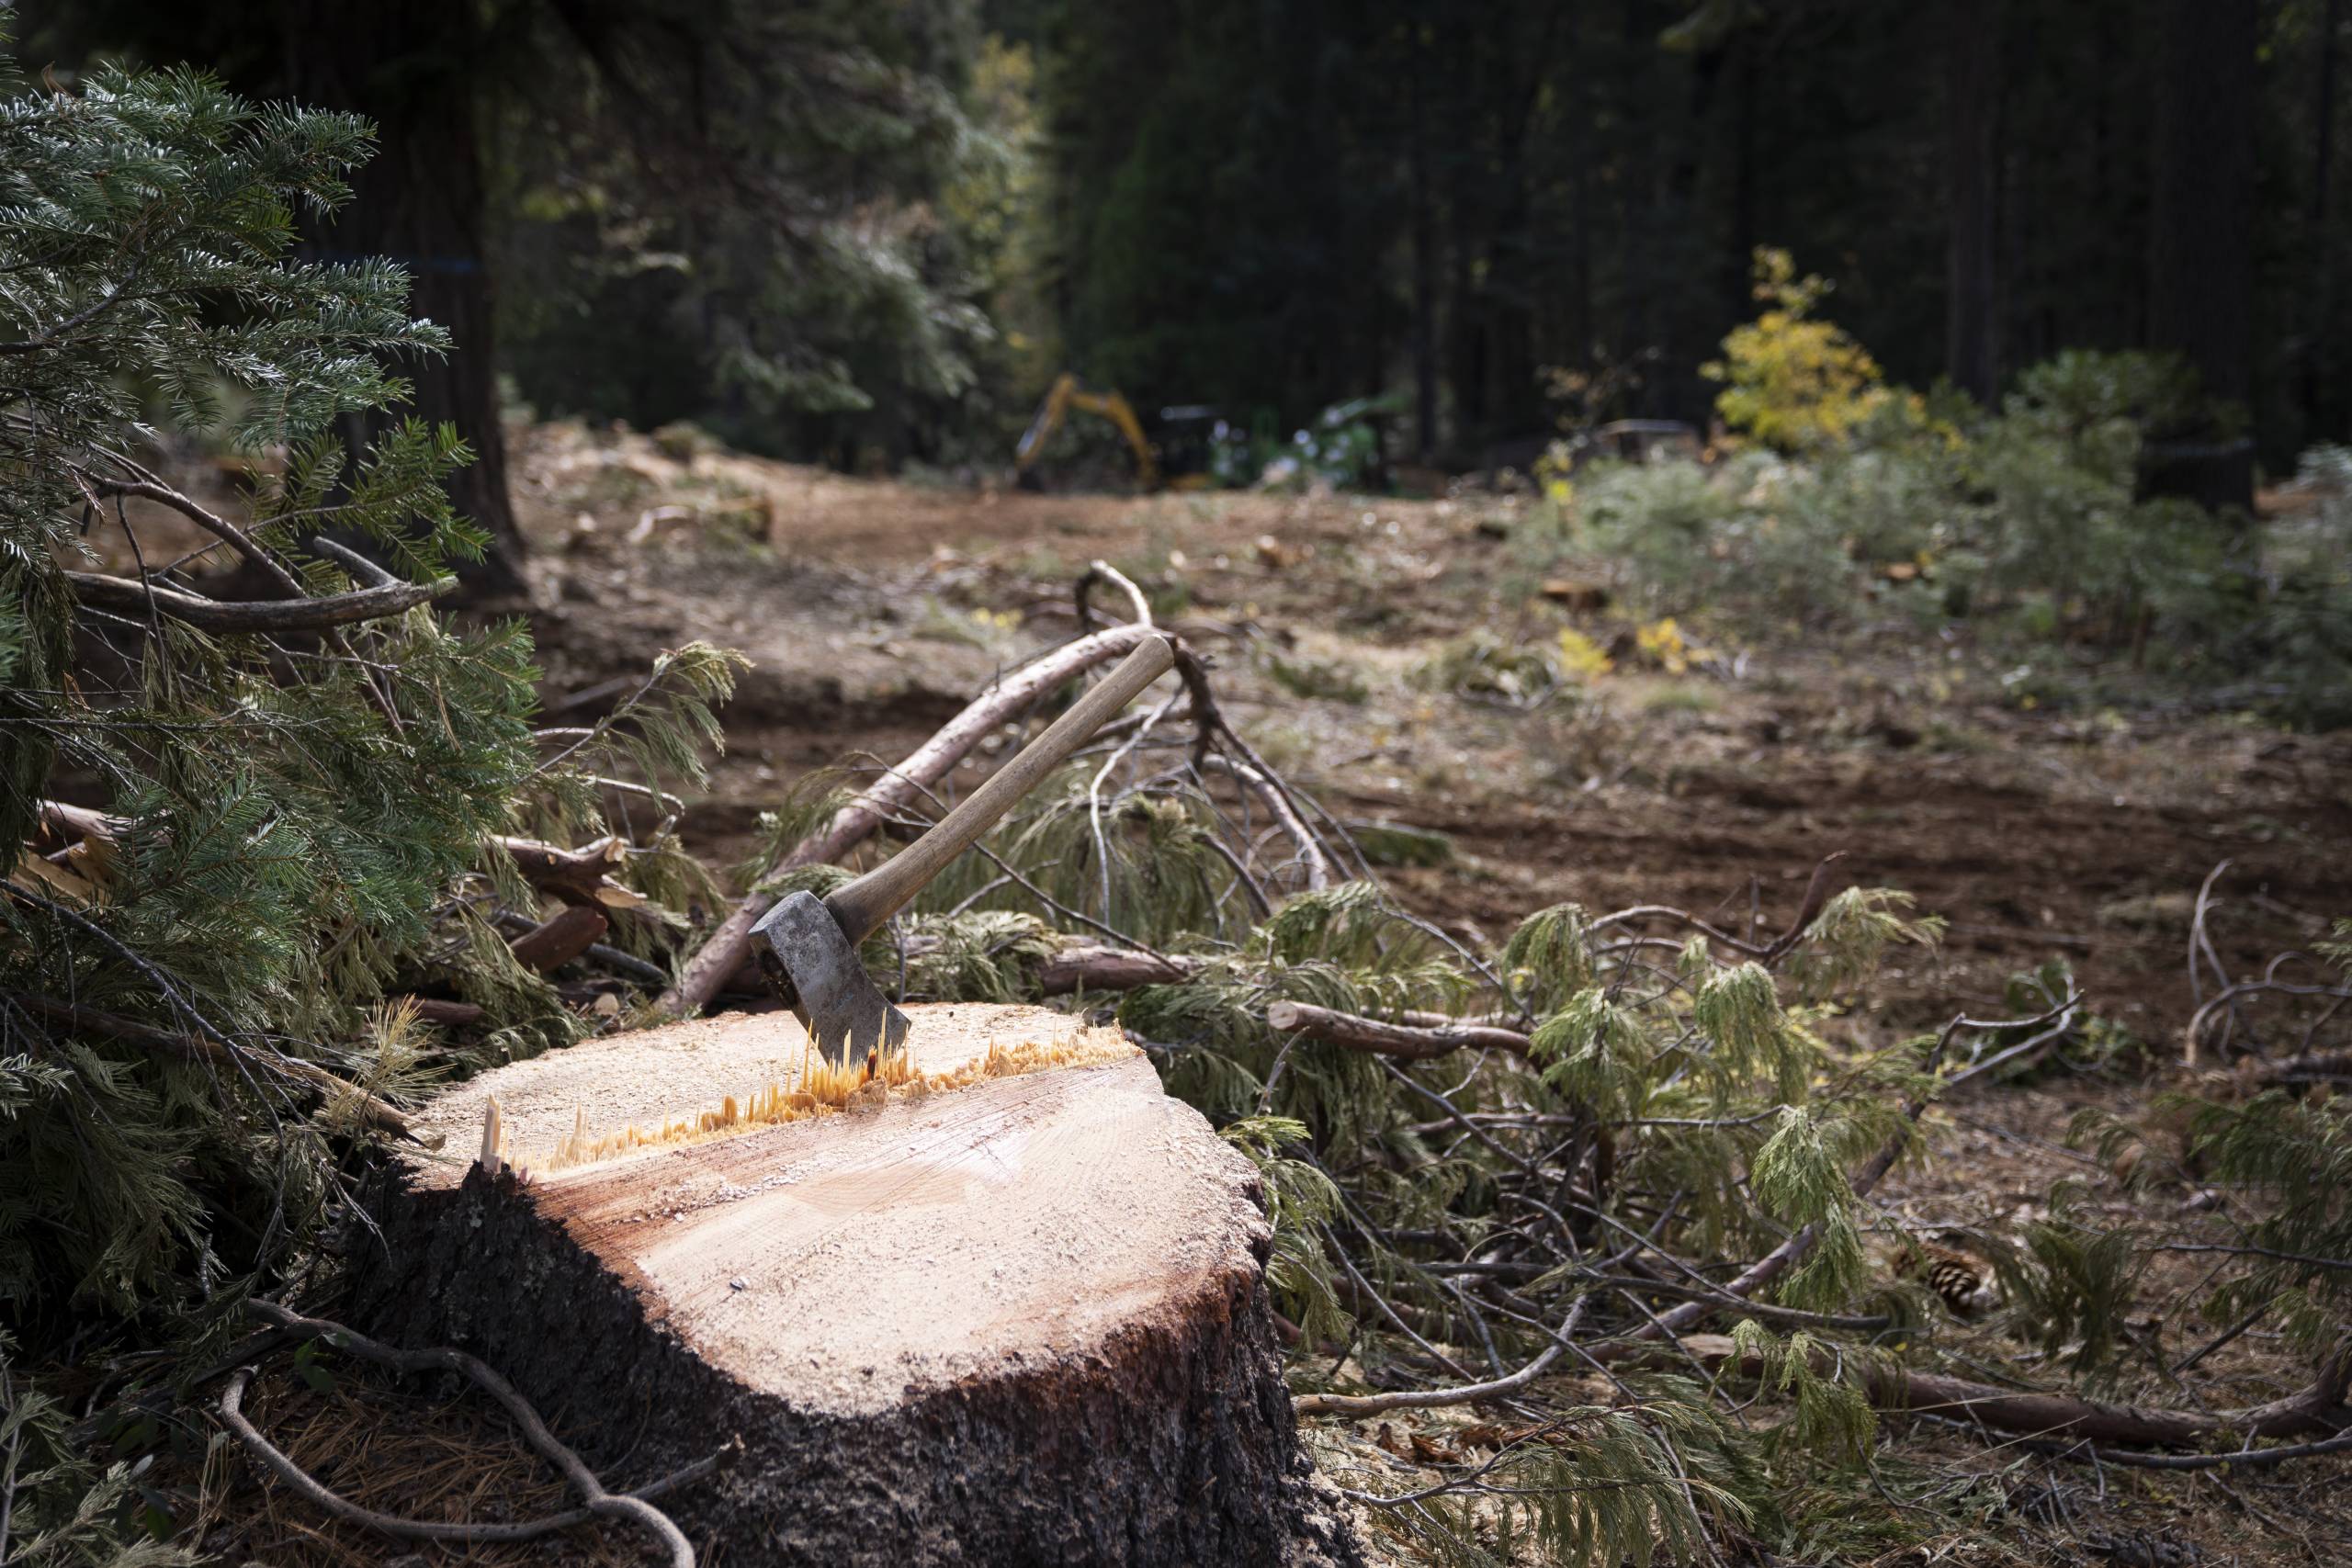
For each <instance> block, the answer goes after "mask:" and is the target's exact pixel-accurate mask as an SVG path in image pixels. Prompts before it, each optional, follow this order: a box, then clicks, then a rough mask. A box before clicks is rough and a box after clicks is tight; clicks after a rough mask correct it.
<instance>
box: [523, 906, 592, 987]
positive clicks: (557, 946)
mask: <svg viewBox="0 0 2352 1568" xmlns="http://www.w3.org/2000/svg"><path fill="white" fill-rule="evenodd" d="M610 923H611V922H610V921H608V920H607V919H605V911H604V910H603V909H602V908H598V907H597V906H596V905H594V904H568V905H566V906H565V907H564V908H563V911H562V912H561V913H560V914H558V915H556V916H554V917H553V918H551V919H547V920H543V921H541V922H540V923H539V924H537V925H536V926H533V927H532V928H531V929H530V930H528V931H525V932H524V933H523V934H522V935H521V936H518V937H516V938H515V941H514V942H513V943H512V947H513V951H514V953H515V963H517V964H521V965H522V966H523V967H524V968H526V969H530V970H535V971H537V973H539V974H541V975H544V974H546V973H548V971H549V970H551V969H560V968H562V967H563V966H564V965H565V964H569V963H571V961H572V960H573V959H575V958H577V957H579V956H580V955H581V954H582V953H585V952H587V951H588V950H589V949H590V948H591V947H594V945H595V944H596V939H597V938H598V937H600V936H603V935H604V934H605V927H606V926H607V925H609V924H610Z"/></svg>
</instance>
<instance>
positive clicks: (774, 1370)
mask: <svg viewBox="0 0 2352 1568" xmlns="http://www.w3.org/2000/svg"><path fill="white" fill-rule="evenodd" d="M909 1012H910V1016H911V1017H912V1019H913V1021H914V1029H913V1032H912V1033H911V1035H910V1041H909V1062H910V1066H911V1067H912V1068H913V1069H915V1070H916V1072H918V1073H920V1074H922V1075H923V1076H924V1078H925V1082H924V1084H922V1085H919V1086H905V1085H902V1086H900V1087H899V1088H897V1089H892V1090H890V1091H889V1093H888V1098H887V1099H885V1098H884V1097H883V1091H882V1089H881V1088H880V1086H871V1087H869V1088H868V1089H865V1091H864V1092H862V1093H859V1094H856V1095H854V1097H853V1098H852V1101H851V1104H850V1106H849V1108H848V1109H846V1110H842V1111H830V1110H820V1111H813V1113H812V1112H810V1111H809V1109H808V1107H807V1102H806V1101H805V1100H801V1101H797V1102H796V1101H795V1100H793V1096H794V1095H795V1093H796V1092H797V1090H798V1089H800V1087H801V1074H802V1070H803V1065H804V1063H805V1062H806V1061H807V1060H808V1059H809V1055H808V1051H807V1042H806V1036H805V1035H804V1034H803V1032H802V1031H801V1029H800V1027H799V1025H798V1024H797V1022H796V1021H794V1019H793V1018H792V1016H791V1015H790V1014H789V1013H763V1014H732V1015H729V1016H727V1017H723V1018H718V1019H711V1020H698V1021H689V1022H685V1023H680V1024H675V1025H672V1026H670V1027H667V1028H663V1029H657V1030H650V1031H645V1032H639V1033H634V1034H626V1035H619V1036H615V1037H613V1038H610V1039H606V1040H603V1041H598V1042H594V1043H588V1044H583V1045H580V1046H576V1047H573V1048H571V1049H570V1050H566V1051H558V1052H554V1053H550V1054H548V1055H544V1056H540V1057H537V1058H535V1059H533V1060H531V1061H528V1062H521V1063H516V1064H514V1065H512V1066H506V1067H503V1068H500V1069H498V1070H497V1071H495V1072H492V1073H489V1074H486V1075H484V1076H483V1077H479V1078H476V1079H474V1080H472V1081H471V1082H469V1083H467V1084H463V1085H460V1086H458V1087H456V1088H454V1089H450V1090H448V1091H447V1092H446V1093H445V1094H443V1095H442V1096H440V1097H438V1098H437V1099H436V1100H434V1101H433V1102H432V1103H431V1104H430V1105H429V1106H427V1107H426V1108H425V1110H424V1111H423V1112H422V1113H421V1114H420V1115H419V1117H418V1118H417V1121H418V1122H419V1130H420V1131H422V1132H432V1131H438V1132H442V1133H444V1134H447V1142H446V1145H445V1148H446V1149H447V1151H448V1154H447V1155H446V1156H440V1157H435V1156H430V1155H426V1154H424V1153H422V1152H420V1151H413V1152H411V1153H409V1154H408V1155H406V1156H403V1159H402V1160H401V1163H400V1164H398V1165H397V1166H396V1167H395V1168H393V1169H392V1170H391V1171H390V1173H389V1175H388V1178H387V1179H386V1180H385V1181H384V1183H383V1185H382V1189H381V1190H380V1191H379V1193H378V1194H377V1201H376V1203H375V1204H374V1217H375V1219H376V1222H377V1224H378V1225H379V1228H380V1231H381V1237H382V1239H381V1242H380V1244H379V1242H377V1241H376V1240H375V1239H374V1238H373V1237H368V1236H365V1235H361V1236H356V1237H355V1238H354V1247H353V1251H354V1255H355V1259H356V1262H357V1265H358V1268H357V1273H358V1287H359V1289H358V1293H359V1298H360V1305H361V1310H362V1314H363V1316H365V1317H366V1318H367V1319H368V1321H370V1322H372V1323H374V1324H375V1325H378V1326H379V1327H381V1328H383V1329H385V1330H386V1331H387V1332H389V1333H390V1334H392V1335H393V1336H394V1337H397V1338H399V1339H401V1340H403V1341H405V1342H407V1343H411V1344H425V1343H436V1342H450V1341H454V1342H456V1343H458V1344H460V1345H463V1346H465V1347H466V1348H471V1349H474V1350H475V1351H477V1352H478V1353H480V1354H481V1355H482V1356H484V1358H485V1359H488V1360H490V1361H491V1362H492V1364H493V1365H495V1366H498V1367H500V1368H501V1369H502V1370H503V1371H505V1372H506V1373H507V1374H508V1375H509V1376H510V1377H511V1378H513V1379H514V1381H515V1382H516V1383H517V1384H518V1385H519V1386H521V1387H522V1388H523V1389H524V1390H525V1392H526V1393H528V1394H530V1395H531V1396H532V1397H533V1398H534V1399H535V1400H537V1401H539V1402H541V1407H542V1409H543V1410H546V1411H548V1413H549V1415H550V1416H552V1417H553V1418H554V1419H556V1420H557V1421H558V1422H559V1423H560V1424H569V1425H571V1426H572V1427H575V1428H580V1429H593V1428H594V1427H595V1426H596V1425H597V1424H599V1423H602V1424H603V1425H604V1427H605V1429H606V1430H607V1431H609V1432H610V1433H611V1434H613V1436H612V1438H611V1442H610V1445H609V1446H610V1448H611V1449H612V1454H611V1455H610V1456H608V1458H611V1459H617V1457H618V1455H619V1453H620V1451H621V1450H624V1449H626V1448H628V1446H629V1441H630V1437H631V1435H632V1434H635V1433H636V1432H638V1431H639V1429H640V1427H641V1428H642V1429H643V1431H644V1433H645V1436H644V1438H643V1440H642V1441H641V1442H640V1443H639V1446H638V1451H637V1452H636V1453H634V1454H632V1455H630V1457H629V1459H628V1463H627V1465H626V1471H625V1474H624V1475H621V1476H616V1475H614V1474H612V1473H609V1472H608V1473H607V1474H606V1476H605V1480H606V1483H607V1484H611V1485H616V1486H617V1485H620V1484H624V1483H626V1481H628V1480H641V1479H644V1478H646V1477H649V1476H650V1475H652V1474H655V1473H659V1472H662V1470H664V1469H667V1468H670V1467H672V1466H673V1465H675V1464H677V1463H683V1462H685V1461H689V1460H691V1459H694V1458H696V1457H699V1456H700V1455H702V1454H705V1453H707V1452H709V1451H711V1450H715V1449H717V1448H718V1447H720V1446H721V1445H722V1444H725V1443H727V1442H729V1440H740V1441H741V1444H742V1445H743V1453H742V1456H741V1459H740V1460H739V1461H738V1462H737V1463H736V1464H735V1465H734V1466H733V1467H732V1469H730V1470H729V1472H726V1473H725V1474H723V1475H722V1476H720V1477H719V1478H718V1479H717V1480H715V1481H713V1482H711V1483H707V1484H706V1485H705V1486H703V1487H699V1488H697V1489H695V1493H694V1494H693V1495H691V1496H689V1497H684V1498H682V1499H681V1500H680V1501H678V1503H677V1504H676V1506H674V1508H673V1512H674V1513H676V1514H677V1515H678V1517H680V1520H681V1522H682V1523H684V1524H685V1525H687V1527H688V1529H689V1533H690V1534H695V1535H698V1536H700V1537H701V1538H703V1539H705V1540H708V1541H710V1542H711V1543H712V1544H713V1545H718V1543H721V1542H723V1543H724V1548H725V1550H724V1555H723V1561H725V1562H728V1563H729V1564H752V1563H785V1562H802V1561H819V1560H823V1561H827V1562H889V1563H891V1564H893V1565H894V1568H907V1565H911V1564H921V1563H931V1562H958V1563H962V1562H969V1563H998V1562H1003V1563H1014V1562H1069V1563H1078V1562H1132V1563H1161V1562H1166V1563H1178V1562H1184V1563H1193V1562H1200V1563H1207V1562H1236V1563H1240V1562H1285V1561H1288V1562H1323V1561H1331V1562H1350V1561H1352V1560H1353V1558H1354V1549H1353V1546H1352V1544H1351V1542H1350V1541H1349V1540H1347V1538H1346V1536H1345V1532H1344V1528H1343V1527H1341V1526H1340V1525H1339V1524H1338V1523H1336V1522H1335V1520H1334V1518H1333V1517H1332V1516H1331V1514H1330V1512H1329V1509H1328V1508H1326V1507H1324V1506H1322V1505H1321V1503H1320V1501H1319V1499H1318V1496H1317V1490H1316V1488H1315V1486H1314V1484H1313V1483H1312V1482H1311V1481H1310V1479H1309V1472H1308V1466H1307V1464H1306V1460H1305V1459H1304V1457H1303V1456H1302V1455H1301V1454H1300V1452H1299V1450H1298V1448H1297V1444H1296V1441H1295V1434H1294V1430H1293V1426H1292V1417H1291V1412H1290V1401H1289V1396H1288V1394H1287V1393H1286V1392H1285V1391H1284V1389H1283V1384H1282V1382H1281V1377H1280V1366H1279V1361H1278V1358H1277V1354H1276V1352H1275V1350H1274V1348H1273V1346H1274V1339H1273V1334H1272V1316H1271V1311H1270V1308H1269V1306H1268V1303H1267V1300H1266V1295H1265V1291H1264V1286H1263V1282H1262V1278H1261V1269H1262V1264H1263V1260H1264V1257H1265V1253H1266V1249H1267V1246H1268V1242H1269V1236H1268V1233H1267V1229H1266V1224H1265V1220H1264V1217H1263V1215H1262V1213H1261V1211H1260V1208H1259V1204H1258V1194H1257V1174H1256V1171H1255V1170H1254V1168H1252V1167H1251V1166H1250V1163H1249V1162H1248V1161H1247V1160H1245V1159H1243V1158H1242V1157H1241V1156H1239V1155H1238V1154H1237V1153H1235V1152H1234V1151H1233V1150H1232V1149H1231V1148H1229V1147H1228V1146H1227V1145H1226V1144H1225V1142H1224V1141H1223V1140H1222V1139H1220V1138H1218V1137H1217V1136H1216V1134H1215V1133H1214V1132H1212V1131H1211V1130H1210V1128H1209V1127H1208V1125H1207V1123H1206V1122H1204V1121H1203V1120H1202V1119H1201V1117H1200V1116H1199V1114H1198V1113H1197V1112H1195V1111H1193V1110H1192V1109H1191V1108H1189V1107H1187V1106H1185V1105H1183V1104H1182V1103H1181V1102H1179V1101H1176V1100H1170V1099H1169V1098H1168V1097H1167V1096H1166V1095H1165V1094H1164V1093H1162V1092H1161V1089H1160V1087H1159V1077H1158V1075H1157V1074H1156V1073H1155V1072H1154V1071H1153V1069H1152V1067H1151V1066H1150V1064H1149V1062H1148V1061H1147V1060H1146V1059H1145V1058H1144V1057H1143V1055H1141V1054H1140V1053H1139V1052H1136V1051H1135V1050H1134V1049H1133V1048H1132V1047H1130V1046H1127V1045H1125V1043H1124V1042H1123V1041H1121V1040H1119V1038H1118V1037H1117V1036H1116V1034H1115V1033H1113V1032H1108V1031H1102V1030H1089V1029H1087V1028H1086V1027H1085V1026H1084V1025H1083V1024H1082V1023H1081V1022H1080V1021H1078V1020H1075V1019H1072V1018H1070V1017H1069V1016H1067V1015H1064V1014H1061V1013H1057V1012H1053V1011H1050V1010H1045V1009H1040V1008H1027V1007H987V1006H979V1005H955V1006H938V1007H919V1008H912V1009H910V1010H909ZM992 1047H994V1048H995V1051H994V1055H993V1057H992V1056H991V1048H992ZM991 1062H993V1066H995V1068H996V1069H997V1074H998V1076H990V1075H989V1072H988V1071H987V1068H988V1067H989V1065H990V1064H991ZM1023 1067H1025V1068H1027V1069H1029V1070H1013V1069H1019V1068H1023ZM958 1080H963V1081H961V1082H958ZM950 1084H952V1085H955V1087H943V1088H931V1087H929V1086H931V1085H950ZM730 1096H731V1097H734V1100H735V1107H734V1109H733V1111H724V1110H723V1109H722V1108H724V1107H725V1106H726V1102H727V1100H728V1098H729V1097H730ZM492 1097H495V1099H496V1100H497V1103H498V1107H499V1114H500V1119H501V1121H502V1122H503V1133H504V1138H503V1143H504V1148H505V1151H506V1159H507V1162H508V1164H509V1167H510V1168H508V1169H507V1170H505V1171H504V1172H503V1174H501V1175H499V1176H496V1177H492V1176H490V1175H487V1174H486V1173H485V1172H484V1171H483V1170H482V1169H481V1168H480V1167H479V1166H478V1165H477V1164H475V1163H474V1162H473V1159H472V1152H473V1151H474V1150H476V1149H478V1148H479V1147H480V1146H481V1128H482V1124H483V1120H484V1116H485V1111H487V1109H488V1107H489V1105H490V1103H491V1101H492ZM796 1104H797V1105H798V1106H799V1107H800V1110H799V1111H798V1112H797V1113H798V1114H801V1115H803V1116H804V1117H805V1119H801V1120H793V1121H789V1122H781V1123H780V1124H758V1123H757V1122H752V1123H751V1124H746V1123H745V1118H744V1116H743V1114H742V1113H743V1112H744V1111H746V1110H748V1109H750V1108H752V1107H753V1106H755V1105H756V1106H759V1107H761V1108H763V1110H764V1111H768V1112H772V1113H775V1114H795V1113H796V1112H795V1111H793V1110H791V1109H788V1108H790V1107H793V1106H795V1105H796ZM705 1112H719V1114H718V1115H715V1116H710V1117H705V1115H704V1113H705ZM717 1122H733V1123H734V1124H733V1125H731V1126H724V1127H721V1126H718V1125H715V1124H714V1123H717ZM632 1126H633V1127H635V1128H636V1129H638V1132H639V1137H640V1138H643V1139H650V1140H651V1141H650V1142H644V1143H642V1144H641V1145H639V1146H633V1147H632V1146H628V1145H629V1142H630V1140H629V1139H628V1137H626V1136H622V1137H617V1138H616V1137H615V1136H614V1135H615V1134H623V1133H624V1131H625V1129H628V1128H630V1127H632ZM665 1129H666V1130H667V1132H668V1134H669V1135H668V1137H667V1138H666V1139H665V1138H663V1137H662V1133H663V1131H664V1130H665ZM583 1131H584V1133H585V1134H586V1137H585V1138H584V1139H582V1137H581V1136H580V1134H582V1132H583ZM599 1143H602V1144H603V1145H605V1148H606V1150H607V1151H612V1150H614V1149H615V1147H616V1145H618V1147H617V1152H607V1153H606V1154H605V1156H603V1157H598V1158H593V1159H589V1160H586V1161H584V1162H582V1163H571V1164H566V1163H565V1161H566V1160H567V1159H576V1158H577V1157H578V1155H579V1153H580V1152H581V1151H582V1149H583V1148H584V1147H586V1146H588V1145H596V1144H599ZM453 1156H454V1157H453ZM515 1167H519V1168H521V1170H522V1171H523V1172H525V1173H527V1174H521V1175H518V1173H517V1170H516V1169H515ZM598 1446H600V1445H598V1444H596V1443H594V1441H593V1440H592V1441H590V1443H589V1447H590V1448H591V1449H594V1448H596V1447H598ZM592 1462H594V1459H593V1457H592Z"/></svg>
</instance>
